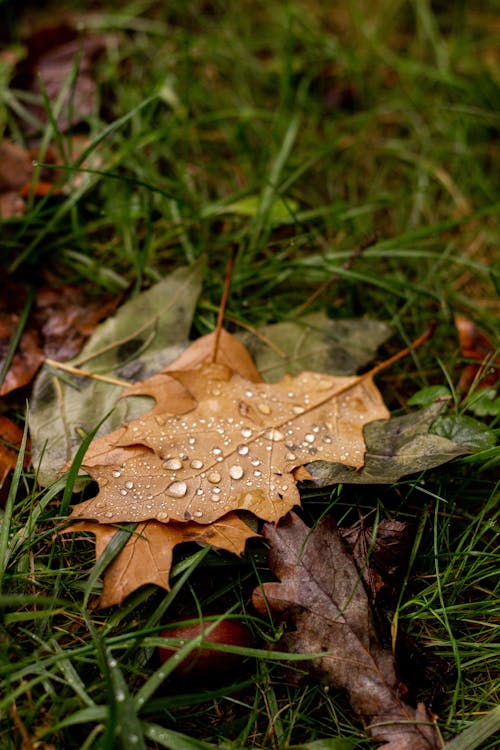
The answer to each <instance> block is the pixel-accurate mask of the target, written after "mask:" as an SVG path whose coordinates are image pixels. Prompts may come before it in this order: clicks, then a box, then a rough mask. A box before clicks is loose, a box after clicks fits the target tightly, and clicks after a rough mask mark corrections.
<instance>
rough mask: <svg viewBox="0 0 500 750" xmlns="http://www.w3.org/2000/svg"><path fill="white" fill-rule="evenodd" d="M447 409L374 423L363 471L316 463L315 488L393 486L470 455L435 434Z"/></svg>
mask: <svg viewBox="0 0 500 750" xmlns="http://www.w3.org/2000/svg"><path fill="white" fill-rule="evenodd" d="M443 408H444V407H443V404H442V403H434V404H431V405H430V406H428V407H426V408H425V409H420V410H419V411H417V412H413V413H411V414H405V415H404V416H401V417H392V419H390V420H386V421H383V422H371V423H370V424H368V425H367V426H366V428H365V431H364V437H365V441H366V454H365V465H364V466H363V468H362V469H361V470H360V471H352V470H350V469H349V468H348V467H347V466H343V465H342V464H339V463H326V462H325V461H316V462H315V463H313V464H309V465H308V467H307V468H308V470H309V472H310V473H311V475H312V481H313V483H314V485H315V486H317V487H327V486H328V485H331V484H337V483H338V482H344V483H346V484H391V483H393V482H397V481H398V480H399V479H400V478H401V477H403V476H406V475H408V474H415V473H416V472H421V471H424V470H425V469H432V468H433V467H435V466H440V465H441V464H444V463H446V461H450V460H451V459H452V458H456V457H457V456H463V455H464V453H469V452H470V451H469V448H468V447H467V446H466V445H464V444H460V443H458V442H455V441H453V440H449V439H448V438H445V437H442V436H441V435H436V434H434V433H433V432H432V426H433V424H434V422H435V421H436V419H437V417H438V416H439V415H440V414H441V412H442V411H443Z"/></svg>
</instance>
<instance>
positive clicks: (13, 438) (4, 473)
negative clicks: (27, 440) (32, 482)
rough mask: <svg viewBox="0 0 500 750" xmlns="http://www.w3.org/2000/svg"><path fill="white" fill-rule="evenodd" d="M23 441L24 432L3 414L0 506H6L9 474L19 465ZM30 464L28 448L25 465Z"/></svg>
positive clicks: (0, 456) (0, 421)
mask: <svg viewBox="0 0 500 750" xmlns="http://www.w3.org/2000/svg"><path fill="white" fill-rule="evenodd" d="M22 439H23V431H22V430H21V428H20V427H18V426H17V424H14V422H12V420H10V419H8V417H6V416H4V415H3V414H2V415H0V506H1V505H3V504H4V502H5V500H6V498H7V494H8V490H9V479H8V478H9V474H10V472H11V471H12V470H13V469H14V467H15V465H16V463H17V456H18V451H19V448H20V447H21V443H22ZM29 462H30V448H29V446H28V447H27V450H26V453H25V455H24V459H23V465H24V467H25V468H27V467H28V465H29Z"/></svg>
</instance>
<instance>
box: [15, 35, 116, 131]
mask: <svg viewBox="0 0 500 750" xmlns="http://www.w3.org/2000/svg"><path fill="white" fill-rule="evenodd" d="M107 39H108V38H107V37H105V36H98V35H95V36H87V37H86V36H81V35H80V34H79V32H78V31H77V30H76V28H74V27H73V26H72V25H71V24H68V23H61V24H59V25H56V26H51V27H45V28H41V29H39V30H37V31H36V32H34V33H32V34H31V36H30V37H28V39H26V40H25V44H26V47H27V49H28V57H27V58H26V59H25V60H24V61H23V62H22V64H21V65H20V66H19V70H18V75H17V78H16V79H15V81H14V84H15V85H16V86H17V87H18V88H26V89H28V90H30V91H32V92H33V93H36V94H40V93H41V88H40V86H41V85H42V86H43V88H44V90H45V92H46V94H47V97H48V99H49V100H50V101H51V102H52V103H54V102H55V101H56V100H57V98H58V96H59V94H60V92H61V89H62V88H63V87H64V86H65V85H66V84H67V82H68V80H71V79H72V77H73V76H74V75H75V69H76V78H75V79H74V80H72V85H71V86H69V87H68V91H67V93H66V95H65V98H64V102H63V106H62V107H61V110H60V112H59V115H58V116H57V126H58V129H59V131H60V132H65V131H67V130H68V129H69V128H71V127H72V126H73V125H76V124H77V123H79V122H81V120H82V119H85V118H86V117H88V116H89V115H92V114H93V113H94V112H95V111H96V108H97V95H96V84H95V81H94V77H93V68H94V64H95V61H96V60H97V58H98V56H99V55H100V54H101V53H102V51H103V50H104V49H105V47H106V44H107ZM30 111H31V112H32V113H33V114H34V115H35V116H36V117H37V118H38V119H39V120H40V121H41V122H42V123H44V122H46V121H47V119H48V116H47V112H46V110H45V107H44V106H42V105H41V104H40V105H39V106H36V105H32V106H31V107H30ZM28 127H29V126H28ZM31 130H33V128H32V127H31Z"/></svg>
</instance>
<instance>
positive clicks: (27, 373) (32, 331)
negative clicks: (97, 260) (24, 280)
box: [0, 278, 118, 395]
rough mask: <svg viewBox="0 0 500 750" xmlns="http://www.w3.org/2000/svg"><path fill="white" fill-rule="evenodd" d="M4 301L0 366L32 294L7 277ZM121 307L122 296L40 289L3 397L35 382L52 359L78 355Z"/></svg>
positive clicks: (0, 315) (0, 320) (1, 389)
mask: <svg viewBox="0 0 500 750" xmlns="http://www.w3.org/2000/svg"><path fill="white" fill-rule="evenodd" d="M2 286H3V289H4V296H3V297H2V300H1V302H0V366H1V365H2V364H3V362H4V360H5V357H6V355H7V352H8V349H9V345H10V342H11V339H12V337H13V336H14V334H15V332H16V329H17V326H18V324H19V321H20V316H21V311H22V309H23V307H24V305H25V303H26V299H27V291H26V289H25V288H24V287H22V286H19V285H18V284H16V283H14V282H13V281H12V280H11V279H9V278H3V279H2ZM117 304H118V298H116V297H115V296H113V297H112V298H110V297H109V296H104V297H102V298H100V299H98V300H93V299H90V298H89V296H88V294H86V293H85V291H84V290H83V289H81V288H78V287H75V286H73V285H64V286H60V287H58V288H47V287H42V288H40V289H38V290H37V292H36V295H35V298H34V301H33V305H32V307H31V310H30V314H29V317H28V319H27V321H26V325H25V327H24V330H23V332H22V336H21V339H20V341H19V344H18V346H17V349H16V352H15V354H14V357H13V358H12V361H11V363H10V367H9V369H8V370H7V373H6V375H5V378H4V382H3V383H2V385H1V387H0V395H5V394H6V393H10V391H13V390H15V389H16V388H21V387H22V386H25V385H27V384H28V383H30V382H31V380H32V379H33V377H34V376H35V374H36V373H37V371H38V369H39V368H40V366H41V364H42V362H43V361H44V359H45V358H46V357H52V358H56V359H58V360H60V361H65V360H66V359H68V358H70V357H74V356H75V354H77V353H78V352H79V351H80V349H81V347H82V344H83V342H84V341H85V340H86V339H87V338H88V337H89V335H90V334H91V333H92V331H93V329H94V328H95V327H96V325H97V323H98V322H99V320H101V319H102V318H103V317H105V316H106V315H107V314H108V313H109V312H110V311H112V310H113V309H114V308H115V307H116V305H117Z"/></svg>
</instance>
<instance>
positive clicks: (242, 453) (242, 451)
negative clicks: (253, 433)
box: [238, 445, 249, 456]
mask: <svg viewBox="0 0 500 750" xmlns="http://www.w3.org/2000/svg"><path fill="white" fill-rule="evenodd" d="M248 451H249V447H248V445H239V446H238V453H239V454H240V456H246V455H247V454H248Z"/></svg>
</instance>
